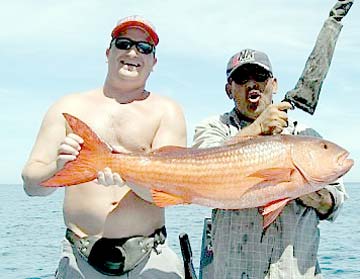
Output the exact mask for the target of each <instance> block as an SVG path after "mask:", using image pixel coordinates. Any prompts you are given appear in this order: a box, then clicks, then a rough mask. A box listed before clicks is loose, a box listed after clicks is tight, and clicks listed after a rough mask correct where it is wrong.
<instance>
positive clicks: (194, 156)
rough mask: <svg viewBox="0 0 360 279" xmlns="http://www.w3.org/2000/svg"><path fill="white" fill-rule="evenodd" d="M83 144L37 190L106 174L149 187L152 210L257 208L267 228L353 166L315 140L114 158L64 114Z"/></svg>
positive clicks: (267, 140) (252, 141) (253, 141)
mask: <svg viewBox="0 0 360 279" xmlns="http://www.w3.org/2000/svg"><path fill="white" fill-rule="evenodd" d="M64 116H65V118H66V120H67V122H68V123H69V125H70V127H71V129H72V130H73V132H74V133H76V134H78V135H79V136H80V137H82V138H83V139H84V143H83V145H82V148H81V151H80V154H79V156H78V157H77V159H76V160H74V161H71V162H68V163H67V164H66V165H65V167H64V168H63V169H62V170H60V171H59V172H58V173H56V174H55V175H54V176H53V177H52V178H50V179H48V180H47V181H44V182H42V183H41V185H42V186H47V187H60V186H70V185H76V184H80V183H84V182H88V181H91V180H94V179H96V177H97V173H98V171H100V170H103V169H104V168H105V167H110V168H111V169H112V171H114V172H118V173H119V174H120V175H121V177H122V178H123V179H124V180H125V181H126V182H128V183H129V185H131V184H135V185H137V186H142V187H146V188H149V189H150V190H151V193H152V197H153V201H154V203H155V204H156V205H158V206H161V207H163V206H167V205H175V204H190V203H194V204H199V205H204V206H208V207H212V208H223V209H242V208H253V207H261V208H262V214H263V216H264V227H267V226H268V225H269V224H270V223H271V222H272V221H273V220H274V219H275V218H276V217H277V216H278V215H279V214H280V213H281V211H282V209H283V208H284V206H285V205H286V204H287V203H288V202H289V201H290V200H293V199H296V198H298V197H300V196H302V195H305V194H308V193H311V192H314V191H316V190H319V189H321V188H323V187H324V186H325V185H326V184H329V183H331V182H333V181H334V180H336V179H338V178H339V177H341V176H343V175H344V174H345V173H346V172H348V171H349V170H350V168H351V167H352V166H353V163H354V162H353V160H351V159H347V157H348V155H349V153H348V152H347V151H346V150H344V149H343V148H341V147H340V146H338V145H336V144H334V143H332V142H329V141H326V140H323V139H320V138H314V137H301V136H285V135H281V136H280V135H279V136H261V137H253V138H247V139H239V140H237V141H235V143H231V144H230V143H229V144H227V145H224V146H220V147H214V148H204V149H193V148H182V147H163V148H160V149H158V150H155V151H153V152H150V153H114V152H112V151H111V149H110V148H109V147H108V145H107V144H106V143H104V142H103V141H101V140H100V138H99V137H98V136H97V135H96V134H95V133H94V132H93V131H92V130H91V129H90V128H89V127H88V126H87V125H86V124H85V123H83V122H82V121H81V120H79V119H77V118H76V117H74V116H72V115H69V114H66V113H64Z"/></svg>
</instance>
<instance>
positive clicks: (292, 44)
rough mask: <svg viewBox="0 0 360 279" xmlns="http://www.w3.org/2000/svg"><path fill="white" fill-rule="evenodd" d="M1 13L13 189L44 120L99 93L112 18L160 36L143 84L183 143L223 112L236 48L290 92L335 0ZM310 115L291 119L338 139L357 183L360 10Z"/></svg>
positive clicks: (40, 7)
mask: <svg viewBox="0 0 360 279" xmlns="http://www.w3.org/2000/svg"><path fill="white" fill-rule="evenodd" d="M3 2H4V3H2V5H1V10H0V59H1V66H0V81H1V83H0V100H1V113H0V121H1V123H2V129H1V131H2V132H1V137H0V139H1V142H0V152H1V157H2V160H1V161H0V184H13V183H14V184H15V183H21V176H20V174H21V170H22V168H23V166H24V164H25V162H26V160H27V159H28V156H29V154H30V151H31V148H32V146H33V144H34V141H35V138H36V135H37V132H38V130H39V127H40V124H41V121H42V118H43V116H44V114H45V112H46V111H47V109H48V108H49V106H50V105H51V104H52V103H54V102H55V101H56V100H58V99H59V98H60V97H61V96H64V95H66V94H69V93H73V92H83V91H87V90H90V89H93V88H98V87H101V86H102V84H103V82H104V79H105V75H106V71H107V64H106V57H105V50H106V48H107V46H108V44H109V40H110V33H111V30H112V29H113V27H114V26H115V23H116V22H117V20H118V19H119V18H121V17H125V16H128V15H133V14H138V15H142V16H144V17H146V18H148V19H149V20H150V21H151V22H152V23H153V24H154V25H155V27H156V30H157V32H158V34H159V37H160V43H159V45H158V47H157V57H158V63H157V65H156V67H155V69H154V72H153V73H152V74H151V76H150V78H149V80H148V83H147V86H146V88H147V89H148V90H149V91H151V92H156V93H158V94H161V95H165V96H168V97H170V98H172V99H174V100H176V101H177V102H178V103H180V104H181V106H182V107H183V109H184V113H185V116H186V121H187V128H188V141H189V142H188V143H189V144H191V139H192V136H193V131H194V127H195V125H196V124H197V123H198V122H199V121H200V120H202V119H204V118H206V117H208V116H211V115H216V114H219V113H223V112H226V111H229V110H231V109H232V107H233V103H232V101H230V100H229V99H227V96H226V94H225V91H224V84H225V80H226V78H225V68H226V64H227V61H228V59H229V58H230V57H231V56H232V55H233V54H234V53H236V52H238V51H239V50H241V49H243V48H254V49H258V50H262V51H264V52H266V53H267V54H268V55H269V57H270V60H271V62H272V66H273V70H274V75H275V76H276V77H277V79H278V82H279V90H278V93H277V95H276V96H275V102H278V101H281V100H282V97H283V96H284V95H285V93H286V92H287V91H288V90H291V89H292V88H293V87H294V86H295V84H296V82H297V80H298V78H299V76H300V74H301V72H302V69H303V67H304V64H305V61H306V59H307V57H308V55H309V54H310V52H311V50H312V48H313V46H314V43H315V40H316V37H317V34H318V32H319V31H320V29H321V26H322V24H323V22H324V21H325V19H326V18H327V16H328V12H329V10H330V8H331V7H332V6H333V4H334V3H335V1H326V0H303V1H289V0H272V1H268V0H252V1H239V0H224V1H218V0H207V1H194V0H192V1H189V0H182V1H170V0H152V1H148V0H147V1H144V0H136V1H134V0H117V1H115V0H78V1H76V0H71V1H70V0H62V1H55V0H42V1H34V0H13V1H6V2H5V1H3ZM343 24H344V27H343V29H342V31H341V34H340V37H339V40H338V43H337V46H336V50H335V53H334V57H333V61H332V65H331V68H330V70H329V73H328V75H327V78H326V80H325V82H324V84H323V88H322V92H321V97H320V101H319V104H318V107H317V110H316V112H315V114H314V115H313V116H311V115H309V114H307V113H305V112H303V111H301V110H299V109H297V110H295V111H290V112H289V117H291V118H297V119H298V120H299V121H301V122H303V123H305V124H306V125H308V126H311V127H313V128H314V129H316V130H317V131H318V132H319V133H320V134H321V135H322V136H323V137H324V138H326V139H328V140H331V141H333V142H336V143H337V144H339V145H341V146H343V147H344V148H346V149H347V150H348V151H349V152H350V157H351V158H353V159H354V160H355V165H354V167H353V168H352V170H351V171H350V172H349V173H348V174H347V175H346V176H345V181H346V182H359V181H360V144H359V142H358V141H359V138H360V137H359V136H360V131H359V128H360V124H359V123H360V110H359V109H358V105H359V103H360V92H359V79H360V66H359V64H360V31H359V30H360V6H359V3H355V4H354V6H353V7H352V9H351V10H350V12H349V14H348V15H347V17H346V18H345V19H344V20H343Z"/></svg>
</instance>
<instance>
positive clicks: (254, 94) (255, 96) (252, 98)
mask: <svg viewBox="0 0 360 279" xmlns="http://www.w3.org/2000/svg"><path fill="white" fill-rule="evenodd" d="M260 97H261V94H260V91H258V90H251V91H250V92H249V93H248V96H247V99H248V101H249V102H251V103H258V102H259V100H260Z"/></svg>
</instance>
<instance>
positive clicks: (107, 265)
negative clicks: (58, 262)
mask: <svg viewBox="0 0 360 279" xmlns="http://www.w3.org/2000/svg"><path fill="white" fill-rule="evenodd" d="M166 236H167V233H166V228H165V226H163V227H161V228H160V229H157V230H155V232H154V233H152V234H151V235H149V236H132V237H125V238H95V237H79V236H78V235H76V234H75V233H74V232H73V231H71V230H70V229H67V230H66V234H65V237H66V239H67V240H68V241H69V242H70V243H71V244H72V245H73V246H75V247H76V248H77V250H78V251H79V253H80V254H81V255H82V256H83V257H84V258H85V260H87V261H88V263H89V264H90V265H91V266H93V267H94V268H95V269H96V270H98V271H99V272H101V273H102V274H106V275H117V276H119V275H122V274H124V273H126V272H128V271H130V270H132V269H134V268H135V267H136V266H137V265H138V264H139V263H140V262H141V261H142V260H143V259H144V258H145V257H146V256H147V255H148V254H150V252H151V250H152V249H154V250H155V251H156V252H158V253H159V251H158V250H157V249H156V248H157V246H158V245H159V244H163V243H164V242H165V239H166Z"/></svg>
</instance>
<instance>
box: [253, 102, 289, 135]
mask: <svg viewBox="0 0 360 279" xmlns="http://www.w3.org/2000/svg"><path fill="white" fill-rule="evenodd" d="M291 108H292V105H291V104H290V103H288V102H281V103H279V104H276V105H275V104H272V105H269V106H268V107H267V108H266V109H265V110H264V111H263V112H262V113H261V114H260V115H259V117H258V118H256V120H255V121H254V123H253V124H251V125H256V126H257V130H258V131H259V134H260V135H276V134H280V133H281V132H282V130H283V129H284V128H285V127H287V121H288V116H287V113H286V111H287V110H288V109H291Z"/></svg>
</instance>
